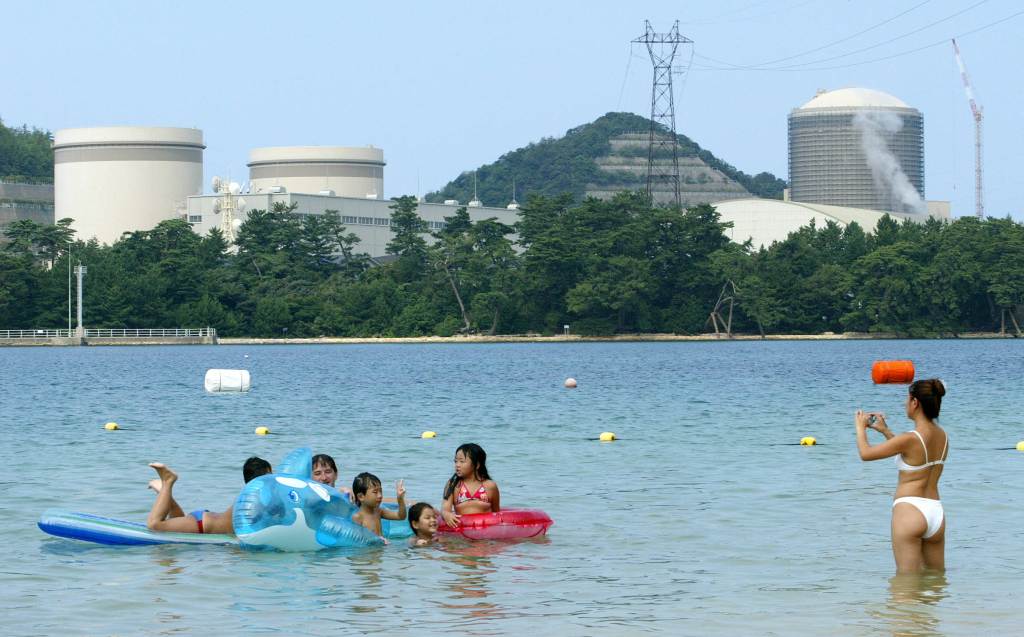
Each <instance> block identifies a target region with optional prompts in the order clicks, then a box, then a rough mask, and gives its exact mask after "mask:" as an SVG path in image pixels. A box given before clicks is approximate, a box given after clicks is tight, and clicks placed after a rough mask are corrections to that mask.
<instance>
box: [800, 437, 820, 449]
mask: <svg viewBox="0 0 1024 637" xmlns="http://www.w3.org/2000/svg"><path fill="white" fill-rule="evenodd" d="M816 444H818V441H817V440H815V439H814V438H813V437H812V436H804V437H803V438H801V439H800V445H801V446H804V447H810V446H811V445H816Z"/></svg>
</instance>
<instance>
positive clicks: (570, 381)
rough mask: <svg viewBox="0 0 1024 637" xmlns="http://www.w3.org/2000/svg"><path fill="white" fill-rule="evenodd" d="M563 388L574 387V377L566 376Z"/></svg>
mask: <svg viewBox="0 0 1024 637" xmlns="http://www.w3.org/2000/svg"><path fill="white" fill-rule="evenodd" d="M565 388H566V389H576V379H575V378H566V379H565Z"/></svg>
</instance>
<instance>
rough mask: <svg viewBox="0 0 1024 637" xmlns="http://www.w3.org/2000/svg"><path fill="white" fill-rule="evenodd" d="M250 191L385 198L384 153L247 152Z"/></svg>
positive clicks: (323, 149)
mask: <svg viewBox="0 0 1024 637" xmlns="http://www.w3.org/2000/svg"><path fill="white" fill-rule="evenodd" d="M248 165H249V190H250V191H252V192H254V193H260V192H271V190H272V189H274V188H283V189H284V191H285V192H301V193H323V194H335V195H337V196H339V197H359V198H364V197H365V198H370V199H383V198H384V151H383V150H381V149H380V148H374V147H373V146H365V147H348V146H280V147H273V148H254V149H253V150H252V151H250V153H249V164H248Z"/></svg>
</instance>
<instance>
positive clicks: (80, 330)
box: [75, 263, 88, 338]
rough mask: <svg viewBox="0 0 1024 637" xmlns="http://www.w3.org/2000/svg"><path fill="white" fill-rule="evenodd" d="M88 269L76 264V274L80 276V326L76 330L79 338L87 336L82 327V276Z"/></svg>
mask: <svg viewBox="0 0 1024 637" xmlns="http://www.w3.org/2000/svg"><path fill="white" fill-rule="evenodd" d="M87 271H88V268H86V267H85V266H84V265H82V264H81V263H79V264H78V265H76V266H75V276H77V277H78V328H77V329H76V330H75V336H77V337H78V338H85V328H84V327H82V277H83V276H85V273H86V272H87Z"/></svg>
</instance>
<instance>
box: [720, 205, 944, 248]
mask: <svg viewBox="0 0 1024 637" xmlns="http://www.w3.org/2000/svg"><path fill="white" fill-rule="evenodd" d="M712 205H713V206H714V207H715V209H716V210H717V211H718V214H719V215H721V220H722V221H723V222H729V223H731V224H732V227H731V228H727V229H726V230H725V236H727V237H729V238H730V239H731V240H733V241H735V242H736V243H744V242H745V241H747V240H748V239H749V240H750V242H751V245H752V247H753V248H754V250H758V249H760V248H762V247H764V248H767V247H769V246H770V245H771V244H772V243H774V242H776V241H784V240H785V239H786V237H788V236H789V234H790V233H791V232H796V231H797V230H799V229H800V228H801V227H803V226H806V225H807V224H809V223H811V222H812V221H813V222H814V224H815V226H816V227H817V228H824V227H825V224H826V223H828V222H829V221H831V222H833V223H835V224H837V225H839V226H840V227H841V228H845V227H846V226H848V225H849V224H851V223H854V222H856V223H857V225H859V226H860V227H861V229H863V230H864V232H867V233H868V234H870V233H872V232H874V230H875V227H876V226H877V225H878V221H879V220H880V219H881V218H882V217H884V216H885V215H889V216H890V217H893V218H894V219H896V220H897V221H901V222H902V221H904V220H910V221H914V222H918V223H921V222H924V221H925V220H927V219H928V218H930V217H934V218H936V219H940V220H948V219H949V216H950V215H949V211H950V209H949V202H948V201H929V202H928V203H927V206H928V214H926V215H925V214H917V213H901V212H886V211H884V210H872V209H868V208H852V207H849V206H829V205H825V204H815V203H803V202H796V201H779V200H778V199H757V198H749V199H731V200H729V201H719V202H717V203H714V204H712Z"/></svg>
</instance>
